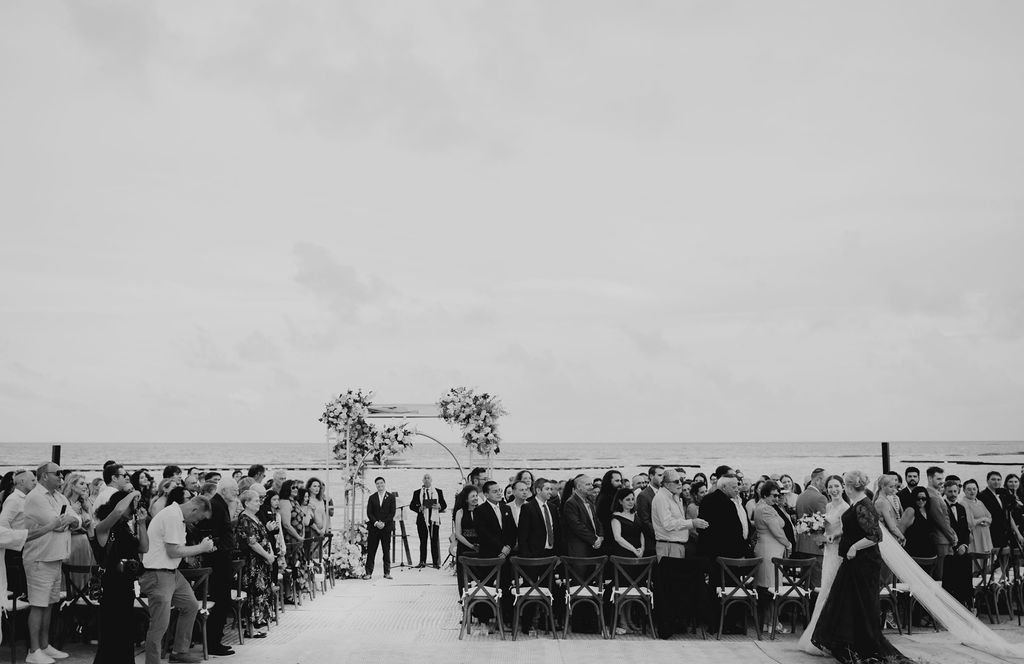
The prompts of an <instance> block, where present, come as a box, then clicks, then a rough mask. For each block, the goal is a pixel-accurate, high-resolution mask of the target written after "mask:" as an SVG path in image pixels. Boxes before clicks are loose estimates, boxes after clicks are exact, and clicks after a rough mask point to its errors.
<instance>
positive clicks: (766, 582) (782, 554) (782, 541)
mask: <svg viewBox="0 0 1024 664" xmlns="http://www.w3.org/2000/svg"><path fill="white" fill-rule="evenodd" d="M760 485H761V488H760V490H759V491H760V496H761V498H762V500H761V502H760V503H759V504H758V505H757V507H756V508H755V509H754V527H755V528H756V530H757V544H756V545H755V546H754V557H756V558H761V565H760V567H758V568H757V575H756V577H755V584H756V586H757V589H758V596H759V602H758V604H759V609H760V611H761V618H760V619H761V624H763V625H764V630H765V631H767V630H768V629H769V626H768V623H767V618H768V616H770V612H768V613H767V614H766V609H768V607H769V606H770V604H771V596H770V595H769V593H768V589H769V588H774V587H775V564H774V563H773V562H772V558H789V555H790V552H791V551H792V546H793V544H792V543H791V542H790V536H787V534H786V526H787V525H788V526H789V530H790V533H792V530H793V526H792V524H791V523H789V521H788V519H789V517H788V516H787V515H786V512H785V510H782V509H781V508H779V499H780V497H781V493H780V491H779V485H778V484H776V483H775V482H773V481H771V480H768V481H767V482H761V483H760ZM777 508H778V509H777ZM776 629H777V630H778V631H781V632H782V633H783V634H788V633H789V630H788V629H786V628H785V627H783V626H782V624H781V623H779V624H778V625H777V626H776Z"/></svg>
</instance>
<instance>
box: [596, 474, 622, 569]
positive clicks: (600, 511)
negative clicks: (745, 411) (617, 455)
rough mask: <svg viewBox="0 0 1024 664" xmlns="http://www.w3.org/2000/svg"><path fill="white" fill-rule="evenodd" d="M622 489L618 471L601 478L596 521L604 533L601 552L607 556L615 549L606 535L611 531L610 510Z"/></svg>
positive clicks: (613, 543)
mask: <svg viewBox="0 0 1024 664" xmlns="http://www.w3.org/2000/svg"><path fill="white" fill-rule="evenodd" d="M621 489H622V473H621V472H619V471H618V470H609V471H607V472H605V474H604V477H602V478H601V490H600V491H599V492H598V494H597V509H596V510H595V511H596V513H597V520H598V521H599V522H600V523H601V532H603V533H605V535H606V537H605V538H604V543H603V545H602V546H601V552H602V553H604V554H609V553H611V552H612V551H613V550H614V549H615V542H614V541H613V540H612V538H610V537H607V534H608V533H610V532H611V531H612V510H613V509H614V506H615V496H616V495H617V494H618V493H619V491H620V490H621Z"/></svg>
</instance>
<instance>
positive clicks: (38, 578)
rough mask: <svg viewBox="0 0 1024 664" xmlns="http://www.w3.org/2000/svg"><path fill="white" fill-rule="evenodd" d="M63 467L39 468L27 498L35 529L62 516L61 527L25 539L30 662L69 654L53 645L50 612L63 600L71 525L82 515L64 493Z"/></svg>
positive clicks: (49, 663)
mask: <svg viewBox="0 0 1024 664" xmlns="http://www.w3.org/2000/svg"><path fill="white" fill-rule="evenodd" d="M61 478H62V475H61V468H60V466H58V465H57V464H55V463H44V464H43V465H41V466H39V468H38V469H37V470H36V480H37V482H38V483H37V484H36V487H35V488H34V489H32V490H31V491H30V492H29V493H28V496H26V497H25V507H24V515H25V525H26V527H27V528H29V529H30V530H31V529H34V528H39V527H42V526H47V525H49V524H51V523H53V521H54V519H60V522H61V523H60V527H58V528H57V529H55V530H52V531H50V532H48V533H46V534H45V535H43V536H42V537H38V538H36V539H34V540H32V541H31V542H25V548H24V550H23V554H22V559H23V560H24V561H25V582H26V584H27V586H28V604H29V613H28V641H29V652H28V657H27V658H25V662H26V664H53V662H55V661H56V660H58V659H64V658H65V657H67V656H68V654H67V653H66V652H61V651H60V650H57V649H56V648H54V647H53V646H52V645H50V614H51V613H52V611H53V605H54V604H56V603H57V602H59V601H60V581H61V571H60V568H61V564H62V563H63V562H64V561H65V560H67V559H68V557H69V556H70V555H71V532H70V530H69V529H68V526H71V525H74V524H78V523H80V521H81V520H80V519H79V517H78V516H77V515H76V514H75V513H74V511H73V510H72V509H71V507H70V505H69V504H68V499H67V498H65V497H64V494H62V493H61V492H60V487H61V484H62V483H63V480H62V479H61Z"/></svg>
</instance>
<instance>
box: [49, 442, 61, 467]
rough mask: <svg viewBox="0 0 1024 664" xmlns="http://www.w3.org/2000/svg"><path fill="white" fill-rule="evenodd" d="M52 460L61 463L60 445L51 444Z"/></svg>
mask: <svg viewBox="0 0 1024 664" xmlns="http://www.w3.org/2000/svg"><path fill="white" fill-rule="evenodd" d="M50 461H52V462H53V463H55V464H57V465H58V466H59V465H60V445H50Z"/></svg>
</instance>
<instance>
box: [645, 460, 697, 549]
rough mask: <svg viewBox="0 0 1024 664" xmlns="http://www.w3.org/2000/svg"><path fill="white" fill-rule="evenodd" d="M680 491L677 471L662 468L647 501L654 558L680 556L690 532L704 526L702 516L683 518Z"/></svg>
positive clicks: (684, 514) (680, 482)
mask: <svg viewBox="0 0 1024 664" xmlns="http://www.w3.org/2000/svg"><path fill="white" fill-rule="evenodd" d="M682 492H683V478H682V476H681V474H680V473H679V471H677V470H673V469H671V468H669V469H668V470H666V471H665V475H664V478H663V479H662V485H661V488H660V489H658V493H656V494H655V495H654V500H653V501H652V502H651V523H652V525H653V526H654V542H655V547H654V548H655V551H656V552H657V556H658V560H659V561H660V560H661V559H662V558H664V557H666V556H667V557H669V558H684V557H685V544H686V542H687V541H689V539H690V531H691V530H693V529H695V528H698V529H702V528H707V527H708V522H707V521H705V520H704V519H687V518H686V509H685V507H683V501H682V499H681V498H680V497H679V496H680V494H682Z"/></svg>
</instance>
